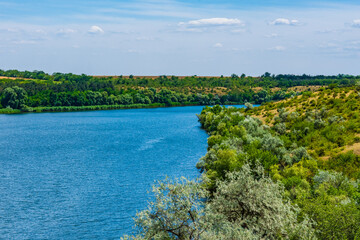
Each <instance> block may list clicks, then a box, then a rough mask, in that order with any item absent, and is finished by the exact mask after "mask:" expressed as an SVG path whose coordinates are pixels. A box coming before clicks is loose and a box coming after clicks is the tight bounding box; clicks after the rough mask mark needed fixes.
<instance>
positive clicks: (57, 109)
mask: <svg viewBox="0 0 360 240" xmlns="http://www.w3.org/2000/svg"><path fill="white" fill-rule="evenodd" d="M243 104H244V103H233V102H229V103H226V104H221V105H243ZM189 106H207V105H201V104H198V103H171V104H166V103H152V104H130V105H94V106H53V107H34V108H31V107H29V108H27V109H11V108H2V109H0V114H22V113H42V112H81V111H98V110H116V109H141V108H144V109H145V108H164V107H189Z"/></svg>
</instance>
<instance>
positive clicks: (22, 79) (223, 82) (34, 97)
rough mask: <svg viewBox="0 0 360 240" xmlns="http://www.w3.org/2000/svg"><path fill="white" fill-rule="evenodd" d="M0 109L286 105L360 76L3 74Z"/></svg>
mask: <svg viewBox="0 0 360 240" xmlns="http://www.w3.org/2000/svg"><path fill="white" fill-rule="evenodd" d="M0 76H2V77H3V78H1V79H0V100H1V101H0V103H1V105H0V108H8V109H10V108H11V109H21V110H23V111H29V110H31V108H37V107H58V106H76V107H80V106H97V105H133V104H165V105H167V106H172V105H174V104H175V105H176V104H181V105H190V104H191V105H193V104H196V105H214V104H231V103H245V102H253V103H256V104H261V103H263V102H268V101H271V100H281V99H284V98H286V97H290V96H293V95H296V94H298V93H296V92H294V91H289V90H287V88H289V87H293V86H315V85H317V86H336V85H341V86H349V85H354V84H355V83H356V81H357V80H358V79H360V76H349V75H337V76H308V75H301V76H295V75H276V76H275V75H271V74H270V73H265V74H264V75H262V76H261V77H247V76H245V75H244V74H242V75H241V76H238V75H236V74H233V75H231V76H230V77H223V76H221V77H197V76H190V77H176V76H159V77H134V76H132V75H130V76H127V77H123V76H110V77H95V76H87V75H85V74H82V75H75V74H71V73H66V74H64V73H53V74H51V75H50V74H47V73H45V72H43V71H33V72H30V71H18V70H8V71H3V70H0Z"/></svg>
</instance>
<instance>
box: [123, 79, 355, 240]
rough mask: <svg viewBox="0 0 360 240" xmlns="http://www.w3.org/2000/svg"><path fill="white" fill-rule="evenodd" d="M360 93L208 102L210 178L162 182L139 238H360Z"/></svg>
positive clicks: (203, 165) (325, 91) (139, 222)
mask: <svg viewBox="0 0 360 240" xmlns="http://www.w3.org/2000/svg"><path fill="white" fill-rule="evenodd" d="M359 92H360V88H359V87H357V86H352V87H342V88H339V87H335V86H330V87H327V88H320V89H319V90H318V91H315V92H304V93H303V94H302V95H299V96H292V97H291V98H287V99H285V100H283V101H280V102H268V103H264V104H263V105H262V106H260V107H256V108H253V107H252V105H251V104H246V105H247V106H248V108H247V109H238V108H234V107H229V108H226V107H221V106H214V107H205V108H204V109H203V111H202V112H201V114H200V115H198V117H199V121H200V123H201V125H202V127H203V128H204V129H205V130H206V131H207V132H208V133H209V134H210V136H209V138H208V151H207V153H206V155H205V156H204V157H202V158H201V159H200V161H199V162H198V164H197V167H198V168H199V169H200V171H201V172H202V173H203V175H202V178H201V181H199V182H194V181H186V180H184V179H183V180H181V181H174V182H171V181H169V180H166V181H165V182H160V183H159V184H158V185H156V186H155V187H154V189H153V191H154V194H155V196H156V200H155V201H153V202H151V203H150V204H149V208H148V209H147V210H145V211H143V212H141V213H139V214H138V216H137V218H136V220H135V223H136V226H137V229H138V232H137V234H138V235H137V236H136V238H135V239H149V238H156V237H158V238H159V239H160V238H167V239H192V238H189V237H188V236H190V235H191V236H197V237H196V239H359V237H360V226H359V224H358V223H359V221H360V207H359V206H360V182H359V180H360V155H359V142H360V138H359V133H360V121H359V113H358V109H359V107H360V94H359ZM125 239H127V238H125Z"/></svg>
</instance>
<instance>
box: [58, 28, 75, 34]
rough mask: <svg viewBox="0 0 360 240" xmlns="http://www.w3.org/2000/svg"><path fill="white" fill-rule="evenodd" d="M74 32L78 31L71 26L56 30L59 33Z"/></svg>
mask: <svg viewBox="0 0 360 240" xmlns="http://www.w3.org/2000/svg"><path fill="white" fill-rule="evenodd" d="M72 33H76V30H74V29H71V28H62V29H59V30H58V31H56V34H57V35H68V34H72Z"/></svg>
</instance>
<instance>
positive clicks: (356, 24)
mask: <svg viewBox="0 0 360 240" xmlns="http://www.w3.org/2000/svg"><path fill="white" fill-rule="evenodd" d="M351 26H352V27H356V28H360V19H355V20H354V21H353V22H352V24H351Z"/></svg>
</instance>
